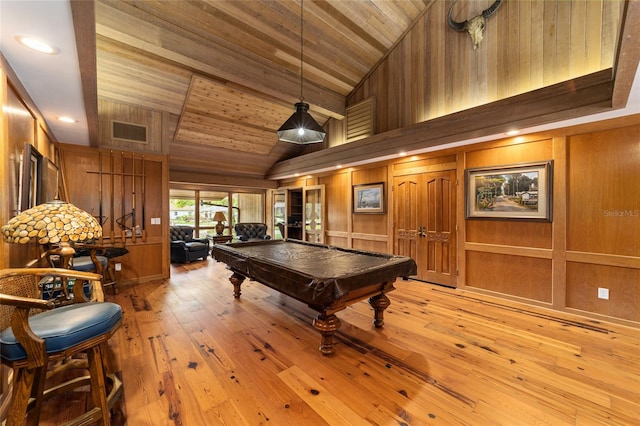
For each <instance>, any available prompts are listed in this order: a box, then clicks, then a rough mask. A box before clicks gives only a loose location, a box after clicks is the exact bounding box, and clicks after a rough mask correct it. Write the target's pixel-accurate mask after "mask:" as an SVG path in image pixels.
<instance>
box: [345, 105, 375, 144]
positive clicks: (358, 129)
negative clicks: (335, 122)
mask: <svg viewBox="0 0 640 426" xmlns="http://www.w3.org/2000/svg"><path fill="white" fill-rule="evenodd" d="M374 129H375V102H374V98H373V97H370V98H367V99H365V100H363V101H362V102H358V103H357V104H355V105H352V106H350V107H347V142H354V141H357V140H359V139H364V138H367V137H369V136H373V135H374V134H375V130H374Z"/></svg>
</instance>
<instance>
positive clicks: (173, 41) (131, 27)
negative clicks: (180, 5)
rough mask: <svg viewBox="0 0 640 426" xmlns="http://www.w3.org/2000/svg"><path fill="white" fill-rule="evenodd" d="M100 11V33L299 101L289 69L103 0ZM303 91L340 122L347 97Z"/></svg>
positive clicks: (296, 79)
mask: <svg viewBox="0 0 640 426" xmlns="http://www.w3.org/2000/svg"><path fill="white" fill-rule="evenodd" d="M96 9H97V16H99V20H98V22H97V24H96V31H97V34H98V35H100V36H103V37H107V38H110V39H112V40H115V41H118V42H120V43H123V44H125V45H127V46H130V47H132V48H135V49H139V50H140V51H142V52H148V53H151V54H153V55H156V56H158V57H160V58H163V59H164V60H167V61H170V62H174V63H177V64H181V65H183V66H185V67H187V68H189V69H191V70H193V72H195V73H199V74H202V75H204V76H208V77H210V78H218V79H223V80H224V81H228V82H231V83H234V84H238V85H240V86H242V87H247V88H249V89H251V90H254V91H256V92H258V93H262V94H263V96H265V98H266V99H267V100H272V101H279V102H281V103H282V105H293V104H294V103H295V102H298V101H299V93H300V76H299V75H297V74H294V73H291V72H289V71H288V70H286V69H284V68H278V69H275V68H269V64H265V63H263V62H259V61H258V60H257V59H254V58H251V57H247V56H246V55H243V54H241V53H239V52H236V51H234V50H232V49H230V48H228V47H226V46H222V45H216V44H215V43H214V42H212V41H211V40H208V39H204V38H202V37H199V36H197V35H196V34H187V33H184V32H182V33H181V32H180V31H179V29H175V31H168V30H167V29H166V28H162V29H160V28H159V27H158V26H157V25H155V24H154V23H150V22H149V21H147V20H143V19H140V18H138V17H136V16H133V15H132V14H127V13H125V12H123V11H121V10H118V9H116V8H113V7H109V6H108V5H106V4H104V3H101V2H98V3H97V4H96ZM115 28H120V30H115ZM187 35H188V36H187ZM181 52H186V53H185V54H183V53H181ZM239 64H242V66H239ZM304 93H305V101H306V102H307V103H309V104H310V105H311V109H312V110H315V111H318V113H320V114H323V115H327V116H330V117H333V118H336V119H339V120H341V119H343V118H344V116H345V97H344V96H343V95H340V94H338V93H336V92H333V91H331V90H325V89H323V88H321V87H320V86H318V85H316V84H313V82H310V81H306V82H305V86H304Z"/></svg>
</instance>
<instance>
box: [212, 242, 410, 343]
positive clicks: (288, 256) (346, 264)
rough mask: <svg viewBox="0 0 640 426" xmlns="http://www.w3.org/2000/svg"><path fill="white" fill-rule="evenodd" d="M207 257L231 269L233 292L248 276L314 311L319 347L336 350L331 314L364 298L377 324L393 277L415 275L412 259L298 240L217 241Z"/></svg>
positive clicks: (336, 324) (335, 322)
mask: <svg viewBox="0 0 640 426" xmlns="http://www.w3.org/2000/svg"><path fill="white" fill-rule="evenodd" d="M211 254H212V256H213V258H214V259H216V260H217V261H219V262H224V263H226V264H227V268H228V269H229V270H231V271H232V275H231V276H230V278H229V281H231V283H232V284H233V288H234V292H233V293H234V296H235V297H236V298H239V297H240V286H241V284H242V282H243V281H244V280H245V279H246V278H249V279H251V280H255V281H258V282H260V283H262V284H264V285H266V286H269V287H271V288H273V289H274V290H277V291H279V292H281V293H283V294H286V295H287V296H290V297H293V298H294V299H296V300H299V301H301V302H303V303H306V304H307V305H308V306H309V307H311V308H312V309H314V310H315V311H317V312H319V315H318V316H317V317H316V318H315V319H314V320H313V326H314V327H315V328H316V329H317V330H318V331H319V332H320V334H321V335H322V338H321V344H320V351H321V352H322V353H323V354H324V355H329V354H332V353H334V352H335V342H334V339H333V335H334V334H335V332H336V331H337V330H338V328H339V327H340V320H339V319H338V317H337V316H336V315H335V313H336V312H338V311H340V310H342V309H345V308H346V307H347V306H348V305H350V304H352V303H355V302H358V301H360V300H362V299H365V298H367V297H368V298H369V303H370V304H371V306H372V307H373V309H374V320H373V324H374V325H375V326H376V327H378V328H379V327H382V326H383V324H384V317H383V313H384V310H385V309H386V308H387V307H388V306H389V303H390V302H389V298H388V297H387V296H386V295H385V293H388V292H389V291H391V290H394V287H393V283H394V282H395V280H396V278H398V277H403V278H407V277H409V276H410V275H415V274H416V270H417V267H416V263H415V262H414V261H413V259H411V258H409V257H404V256H394V255H388V254H382V253H374V252H367V251H360V250H353V249H344V248H338V247H332V246H327V245H322V244H314V243H307V242H303V241H298V240H266V241H257V242H243V243H233V244H224V245H222V244H216V245H214V246H213V249H212V252H211Z"/></svg>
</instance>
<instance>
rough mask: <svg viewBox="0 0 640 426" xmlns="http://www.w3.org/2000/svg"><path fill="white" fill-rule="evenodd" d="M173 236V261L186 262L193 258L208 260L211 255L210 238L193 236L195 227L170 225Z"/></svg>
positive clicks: (170, 232) (171, 235)
mask: <svg viewBox="0 0 640 426" xmlns="http://www.w3.org/2000/svg"><path fill="white" fill-rule="evenodd" d="M169 235H170V237H171V263H186V262H191V261H192V260H196V259H200V258H202V259H203V260H206V258H207V256H208V255H209V240H208V239H206V238H193V228H192V227H190V226H184V225H176V226H171V227H169Z"/></svg>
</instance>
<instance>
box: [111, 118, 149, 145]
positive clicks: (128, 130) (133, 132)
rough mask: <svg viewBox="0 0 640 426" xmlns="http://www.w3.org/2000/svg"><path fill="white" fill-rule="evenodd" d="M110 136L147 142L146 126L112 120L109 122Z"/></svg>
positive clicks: (129, 140)
mask: <svg viewBox="0 0 640 426" xmlns="http://www.w3.org/2000/svg"><path fill="white" fill-rule="evenodd" d="M111 138H112V139H118V140H123V141H128V142H137V143H147V126H142V125H140V124H132V123H124V122H122V121H115V120H114V121H112V122H111Z"/></svg>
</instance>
